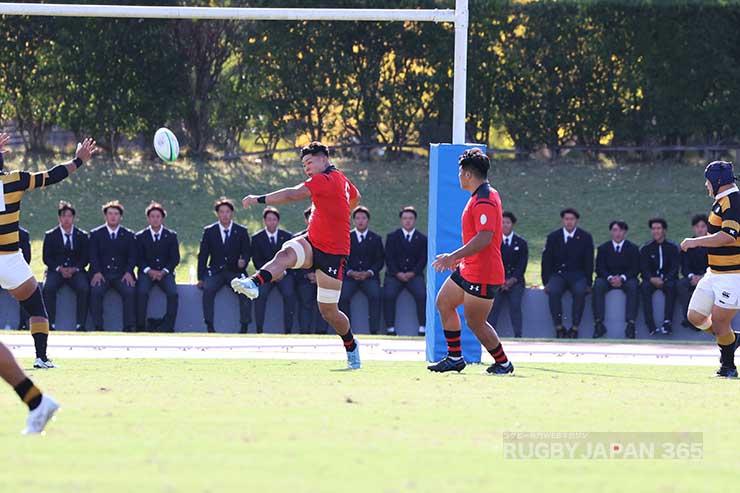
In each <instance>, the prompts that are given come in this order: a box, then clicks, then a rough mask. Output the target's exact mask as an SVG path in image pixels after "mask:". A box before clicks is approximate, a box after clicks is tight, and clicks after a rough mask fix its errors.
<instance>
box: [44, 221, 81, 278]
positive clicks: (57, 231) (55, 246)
mask: <svg viewBox="0 0 740 493" xmlns="http://www.w3.org/2000/svg"><path fill="white" fill-rule="evenodd" d="M43 259H44V264H45V265H46V269H47V270H48V271H52V272H53V271H55V270H57V267H77V268H78V269H80V271H84V270H85V268H87V264H88V263H89V262H90V236H89V235H88V234H87V231H84V230H82V229H80V228H78V227H76V226H75V227H74V228H73V230H72V250H71V251H69V250H67V249H65V248H64V238H63V235H62V227H61V226H57V227H56V228H53V229H50V230H49V231H47V232H46V234H45V235H44V249H43Z"/></svg>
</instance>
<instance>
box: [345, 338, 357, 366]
mask: <svg viewBox="0 0 740 493" xmlns="http://www.w3.org/2000/svg"><path fill="white" fill-rule="evenodd" d="M355 346H356V347H355V350H354V351H347V369H349V370H359V369H360V345H359V344H358V343H357V339H355Z"/></svg>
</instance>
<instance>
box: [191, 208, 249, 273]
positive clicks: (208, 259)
mask: <svg viewBox="0 0 740 493" xmlns="http://www.w3.org/2000/svg"><path fill="white" fill-rule="evenodd" d="M251 258H252V243H251V241H250V239H249V231H248V230H247V228H246V227H244V226H242V225H241V224H237V223H233V226H232V229H231V233H230V234H229V241H228V242H227V243H226V245H224V242H223V240H222V238H221V224H220V223H218V222H216V223H213V224H210V225H208V226H206V227H205V228H203V238H201V240H200V250H199V251H198V280H199V281H202V280H204V279H205V277H206V271H210V272H211V273H212V274H217V273H219V272H221V271H224V270H226V271H230V272H245V271H246V267H245V268H244V269H239V266H238V265H237V262H239V259H244V261H245V262H246V263H247V264H249V260H250V259H251Z"/></svg>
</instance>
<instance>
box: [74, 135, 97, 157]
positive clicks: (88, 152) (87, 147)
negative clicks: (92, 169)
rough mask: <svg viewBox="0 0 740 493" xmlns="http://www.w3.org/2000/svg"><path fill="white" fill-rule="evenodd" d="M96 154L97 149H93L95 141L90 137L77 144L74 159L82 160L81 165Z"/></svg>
mask: <svg viewBox="0 0 740 493" xmlns="http://www.w3.org/2000/svg"><path fill="white" fill-rule="evenodd" d="M97 153H98V148H97V147H95V141H94V140H93V139H91V138H90V137H88V138H86V139H85V140H83V141H82V143H78V144H77V151H76V152H75V157H78V158H80V159H82V162H83V163H86V162H88V161H89V160H90V159H92V157H93V156H94V155H95V154H97Z"/></svg>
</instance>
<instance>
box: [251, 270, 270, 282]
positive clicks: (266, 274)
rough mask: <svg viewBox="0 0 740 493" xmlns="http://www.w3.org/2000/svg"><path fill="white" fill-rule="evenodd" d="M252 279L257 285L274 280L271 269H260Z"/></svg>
mask: <svg viewBox="0 0 740 493" xmlns="http://www.w3.org/2000/svg"><path fill="white" fill-rule="evenodd" d="M252 280H253V281H254V283H255V284H256V285H257V286H262V285H263V284H269V283H270V281H272V274H271V273H270V271H269V270H265V269H260V270H259V271H257V273H256V274H255V275H253V276H252Z"/></svg>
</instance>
